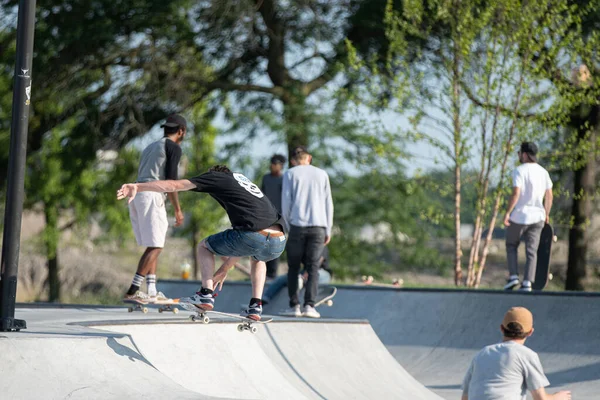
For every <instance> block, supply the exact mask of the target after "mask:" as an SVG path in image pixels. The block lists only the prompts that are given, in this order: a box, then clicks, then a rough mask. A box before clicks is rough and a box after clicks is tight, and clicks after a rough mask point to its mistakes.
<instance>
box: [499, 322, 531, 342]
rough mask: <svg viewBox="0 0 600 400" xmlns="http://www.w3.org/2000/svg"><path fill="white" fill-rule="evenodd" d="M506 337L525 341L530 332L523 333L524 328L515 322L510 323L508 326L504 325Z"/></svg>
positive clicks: (503, 330) (503, 329)
mask: <svg viewBox="0 0 600 400" xmlns="http://www.w3.org/2000/svg"><path fill="white" fill-rule="evenodd" d="M502 333H503V334H504V337H506V338H509V339H525V338H526V337H527V336H528V335H529V333H530V332H523V327H522V326H521V325H520V324H517V323H515V322H510V323H509V324H508V326H504V325H502Z"/></svg>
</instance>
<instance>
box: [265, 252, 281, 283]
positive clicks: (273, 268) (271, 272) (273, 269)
mask: <svg viewBox="0 0 600 400" xmlns="http://www.w3.org/2000/svg"><path fill="white" fill-rule="evenodd" d="M277 269H279V257H277V258H275V259H273V260H271V261H267V278H273V279H274V278H276V277H277Z"/></svg>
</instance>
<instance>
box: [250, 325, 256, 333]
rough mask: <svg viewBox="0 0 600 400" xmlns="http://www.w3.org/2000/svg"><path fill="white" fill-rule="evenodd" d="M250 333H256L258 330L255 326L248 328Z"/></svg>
mask: <svg viewBox="0 0 600 400" xmlns="http://www.w3.org/2000/svg"><path fill="white" fill-rule="evenodd" d="M250 332H252V333H256V332H258V329H257V328H256V327H255V326H253V327H252V328H250Z"/></svg>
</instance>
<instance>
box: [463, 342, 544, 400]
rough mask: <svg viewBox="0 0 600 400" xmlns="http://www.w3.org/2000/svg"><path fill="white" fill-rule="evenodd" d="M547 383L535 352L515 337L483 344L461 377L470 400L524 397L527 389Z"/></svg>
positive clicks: (534, 388)
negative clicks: (511, 339)
mask: <svg viewBox="0 0 600 400" xmlns="http://www.w3.org/2000/svg"><path fill="white" fill-rule="evenodd" d="M549 384H550V382H548V379H547V378H546V375H544V370H543V368H542V363H541V362H540V358H539V357H538V355H537V353H536V352H535V351H533V350H531V349H529V348H527V347H525V346H523V345H522V344H519V343H515V342H514V341H507V342H503V343H498V344H493V345H491V346H487V347H484V348H483V349H482V350H481V351H480V352H479V353H477V355H476V356H475V358H473V361H472V362H471V366H470V367H469V370H468V371H467V374H466V376H465V379H464V381H463V386H462V389H463V395H468V397H469V400H525V399H526V398H527V391H528V390H529V391H532V390H537V389H540V388H543V387H546V386H548V385H549Z"/></svg>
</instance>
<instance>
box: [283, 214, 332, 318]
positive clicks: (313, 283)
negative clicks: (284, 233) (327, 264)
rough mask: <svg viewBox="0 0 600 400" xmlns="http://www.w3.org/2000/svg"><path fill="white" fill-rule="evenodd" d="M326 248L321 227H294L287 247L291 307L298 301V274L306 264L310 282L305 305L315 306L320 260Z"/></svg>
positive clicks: (307, 286) (323, 229)
mask: <svg viewBox="0 0 600 400" xmlns="http://www.w3.org/2000/svg"><path fill="white" fill-rule="evenodd" d="M324 246H325V228H322V227H319V226H310V227H300V226H294V225H292V227H291V229H290V234H289V236H288V242H287V246H286V250H287V255H288V265H289V269H288V294H289V296H290V307H295V306H296V305H297V304H299V303H300V302H299V301H298V274H299V273H300V265H301V264H302V263H304V267H305V269H306V272H308V280H307V281H306V292H305V293H304V305H305V306H307V305H310V306H314V305H315V299H316V297H317V290H318V283H319V259H320V258H321V254H323V247H324Z"/></svg>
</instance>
